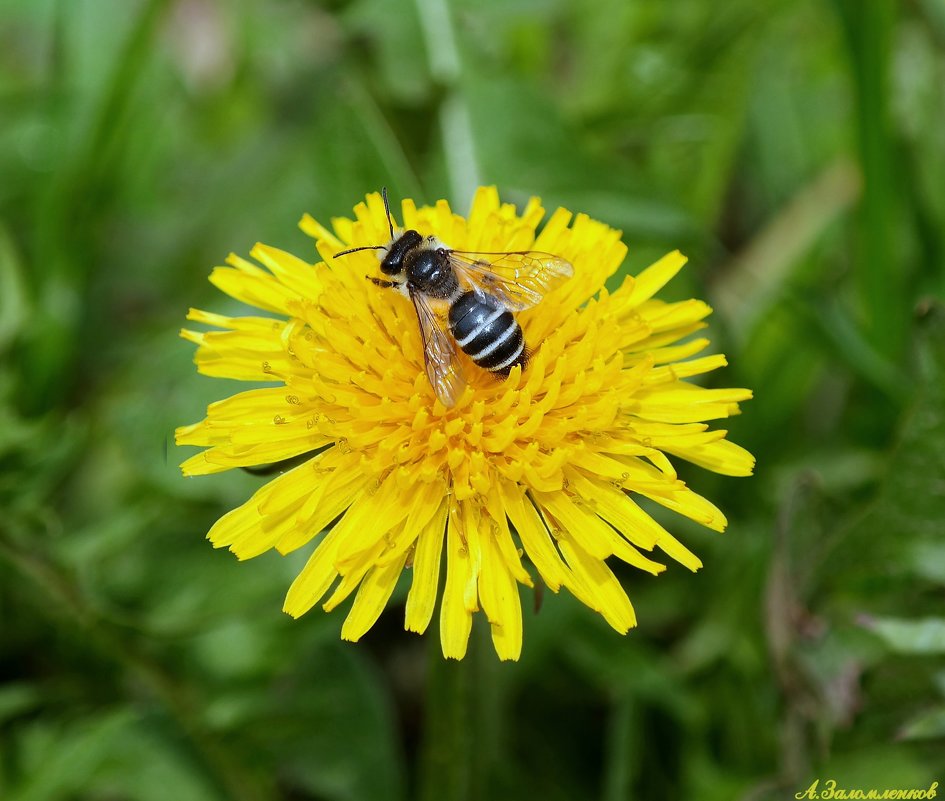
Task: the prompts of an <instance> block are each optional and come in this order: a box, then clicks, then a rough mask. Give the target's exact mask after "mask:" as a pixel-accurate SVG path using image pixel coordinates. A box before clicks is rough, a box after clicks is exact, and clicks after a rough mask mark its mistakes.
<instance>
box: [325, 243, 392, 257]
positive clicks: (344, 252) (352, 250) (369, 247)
mask: <svg viewBox="0 0 945 801" xmlns="http://www.w3.org/2000/svg"><path fill="white" fill-rule="evenodd" d="M383 249H384V246H383V245H364V246H362V247H359V248H349V249H348V250H342V251H341V253H336V254H335V255H334V256H332V258H333V259H337V258H338V257H339V256H347V255H348V254H349V253H357V252H358V251H359V250H383Z"/></svg>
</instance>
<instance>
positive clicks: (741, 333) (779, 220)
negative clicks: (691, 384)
mask: <svg viewBox="0 0 945 801" xmlns="http://www.w3.org/2000/svg"><path fill="white" fill-rule="evenodd" d="M860 190H861V181H860V173H859V170H858V169H857V166H856V165H855V164H853V163H852V162H850V161H849V160H847V159H840V160H838V161H836V162H834V163H833V164H831V165H829V166H828V167H827V168H826V169H824V170H823V172H821V173H820V174H819V175H818V176H816V177H815V178H814V180H813V181H811V182H810V183H809V184H807V185H806V186H804V187H802V188H801V189H800V190H799V191H798V192H797V194H796V195H795V196H794V197H793V198H792V199H791V201H790V202H789V203H788V204H787V206H785V207H784V208H783V209H782V210H780V211H779V212H778V213H777V214H775V215H774V217H773V218H772V219H771V220H769V221H768V223H767V224H766V225H765V226H764V228H762V230H761V231H760V232H759V233H758V234H757V235H756V236H755V237H754V238H753V239H752V240H751V241H750V242H749V243H748V245H747V246H746V247H745V248H744V249H743V250H742V252H741V253H739V254H738V255H736V257H735V259H734V260H733V261H732V263H731V264H730V265H729V267H728V268H726V269H724V270H722V271H720V272H719V276H720V277H719V279H718V280H717V281H716V282H715V284H714V285H713V287H712V289H711V291H712V299H713V304H714V305H715V306H716V307H717V308H718V310H719V311H720V312H721V313H722V314H723V315H724V316H725V318H726V321H727V322H728V324H729V326H730V327H731V330H732V332H733V334H734V336H736V337H737V338H738V339H739V340H740V341H742V342H744V341H745V340H747V339H748V338H749V336H750V335H751V332H752V330H753V329H754V327H755V326H756V325H757V324H758V322H759V321H760V320H761V319H763V318H764V315H765V312H766V310H767V309H768V308H769V307H770V305H771V303H773V302H774V301H775V300H776V299H777V297H778V295H779V294H780V292H781V291H782V290H783V288H784V286H785V284H786V283H787V282H788V280H789V278H790V275H791V270H792V268H793V267H794V266H795V265H796V264H797V263H798V262H799V261H800V259H801V257H802V256H803V255H804V254H805V253H806V252H807V251H808V250H809V249H810V248H811V247H812V246H813V245H814V244H815V243H816V242H817V241H818V240H819V239H820V237H821V236H823V234H824V231H826V229H827V228H828V227H829V226H830V225H831V224H832V223H833V222H835V221H836V220H837V219H838V218H839V217H840V216H842V215H843V213H844V212H846V211H847V209H849V208H850V206H851V205H852V204H853V203H854V202H855V201H856V199H857V198H858V197H859V195H860Z"/></svg>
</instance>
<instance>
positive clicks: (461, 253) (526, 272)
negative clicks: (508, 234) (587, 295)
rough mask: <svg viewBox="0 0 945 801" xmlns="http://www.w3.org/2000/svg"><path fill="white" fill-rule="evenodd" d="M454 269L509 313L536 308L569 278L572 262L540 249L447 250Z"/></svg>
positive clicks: (572, 268) (571, 273)
mask: <svg viewBox="0 0 945 801" xmlns="http://www.w3.org/2000/svg"><path fill="white" fill-rule="evenodd" d="M448 252H449V257H450V262H451V264H452V266H453V269H454V270H456V272H457V273H459V274H460V275H461V276H462V277H464V278H466V279H467V280H468V281H469V283H471V284H473V286H475V287H477V288H479V289H481V290H482V291H483V292H485V293H487V294H489V295H493V296H494V297H497V298H498V299H499V300H501V301H502V302H503V303H504V304H505V305H506V306H507V307H508V308H509V310H510V311H522V309H528V308H530V307H531V306H534V305H536V304H537V303H538V302H539V301H541V299H542V298H543V297H544V296H545V295H547V294H548V293H549V292H550V291H551V290H552V289H555V288H556V287H558V286H560V285H561V284H563V283H564V282H565V281H567V280H568V279H569V278H570V277H571V276H572V275H574V267H572V266H571V262H569V261H567V260H566V259H562V258H561V257H560V256H555V255H554V254H553V253H543V252H542V251H540V250H521V251H511V252H500V253H477V252H473V251H467V250H450V251H448Z"/></svg>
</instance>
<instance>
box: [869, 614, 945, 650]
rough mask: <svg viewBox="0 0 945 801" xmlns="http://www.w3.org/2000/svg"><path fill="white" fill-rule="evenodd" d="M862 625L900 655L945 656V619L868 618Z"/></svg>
mask: <svg viewBox="0 0 945 801" xmlns="http://www.w3.org/2000/svg"><path fill="white" fill-rule="evenodd" d="M862 625H863V626H864V627H865V628H867V629H868V630H870V631H872V632H873V633H874V634H876V635H877V636H878V637H879V638H880V639H881V640H882V641H883V642H884V643H885V644H886V645H887V646H888V647H889V648H890V649H892V650H893V651H895V652H896V653H900V654H913V655H926V656H928V655H931V654H945V619H942V618H927V619H924V620H905V619H899V618H889V617H877V618H867V619H864V620H863V621H862Z"/></svg>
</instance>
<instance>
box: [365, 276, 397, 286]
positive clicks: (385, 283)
mask: <svg viewBox="0 0 945 801" xmlns="http://www.w3.org/2000/svg"><path fill="white" fill-rule="evenodd" d="M364 277H365V278H367V280H368V281H370V282H371V283H372V284H377V285H378V286H382V287H385V288H386V289H394V288H395V287H396V286H397V283H396V282H394V281H382V280H381V279H380V278H374V277H373V276H370V275H366V276H364Z"/></svg>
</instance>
